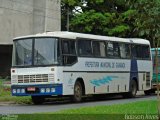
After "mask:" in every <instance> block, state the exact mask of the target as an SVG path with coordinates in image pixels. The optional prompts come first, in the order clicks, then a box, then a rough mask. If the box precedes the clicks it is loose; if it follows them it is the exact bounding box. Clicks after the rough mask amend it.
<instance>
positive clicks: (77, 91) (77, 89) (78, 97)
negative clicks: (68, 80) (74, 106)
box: [72, 81, 82, 102]
mask: <svg viewBox="0 0 160 120" xmlns="http://www.w3.org/2000/svg"><path fill="white" fill-rule="evenodd" d="M72 100H73V101H74V102H81V101H82V85H81V83H80V82H79V81H76V83H75V85H74V95H73V96H72Z"/></svg>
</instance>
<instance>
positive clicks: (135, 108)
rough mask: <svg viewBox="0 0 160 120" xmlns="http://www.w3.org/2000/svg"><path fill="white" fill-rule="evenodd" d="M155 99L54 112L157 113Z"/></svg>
mask: <svg viewBox="0 0 160 120" xmlns="http://www.w3.org/2000/svg"><path fill="white" fill-rule="evenodd" d="M157 104H158V102H157V101H156V100H152V101H141V102H134V103H127V104H116V105H107V106H96V107H84V108H79V109H70V110H63V111H59V112H56V114H158V111H157Z"/></svg>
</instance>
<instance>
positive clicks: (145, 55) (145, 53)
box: [142, 46, 151, 60]
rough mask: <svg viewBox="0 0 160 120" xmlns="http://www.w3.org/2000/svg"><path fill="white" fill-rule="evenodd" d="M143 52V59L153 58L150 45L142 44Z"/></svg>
mask: <svg viewBox="0 0 160 120" xmlns="http://www.w3.org/2000/svg"><path fill="white" fill-rule="evenodd" d="M142 53H143V54H142V56H143V59H148V60H149V59H151V58H150V49H149V46H142Z"/></svg>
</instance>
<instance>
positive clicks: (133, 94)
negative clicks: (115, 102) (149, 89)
mask: <svg viewBox="0 0 160 120" xmlns="http://www.w3.org/2000/svg"><path fill="white" fill-rule="evenodd" d="M137 90H138V87H137V83H136V81H135V80H131V82H130V91H129V92H128V97H129V98H134V97H136V93H137Z"/></svg>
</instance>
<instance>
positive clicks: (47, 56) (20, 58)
mask: <svg viewBox="0 0 160 120" xmlns="http://www.w3.org/2000/svg"><path fill="white" fill-rule="evenodd" d="M57 43H58V40H57V39H56V38H34V39H32V38H29V39H20V40H16V41H14V43H13V59H12V60H13V61H12V66H33V65H35V66H36V65H52V64H58V61H57V49H58V47H57Z"/></svg>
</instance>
